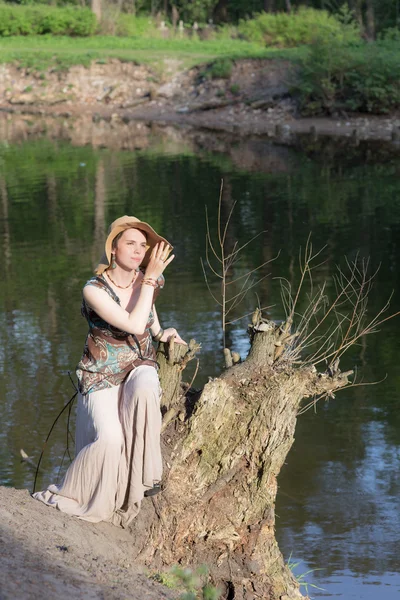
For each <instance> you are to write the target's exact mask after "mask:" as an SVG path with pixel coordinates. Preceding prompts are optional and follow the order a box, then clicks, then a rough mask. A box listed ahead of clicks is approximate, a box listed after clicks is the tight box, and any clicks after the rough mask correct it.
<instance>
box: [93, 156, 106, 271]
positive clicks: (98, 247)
mask: <svg viewBox="0 0 400 600" xmlns="http://www.w3.org/2000/svg"><path fill="white" fill-rule="evenodd" d="M106 195H107V191H106V182H105V167H104V160H99V162H98V163H97V169H96V183H95V196H94V234H93V246H92V252H91V257H92V264H93V265H95V264H96V261H98V260H99V259H100V257H101V255H102V253H103V251H104V240H105V238H106V222H105V203H106Z"/></svg>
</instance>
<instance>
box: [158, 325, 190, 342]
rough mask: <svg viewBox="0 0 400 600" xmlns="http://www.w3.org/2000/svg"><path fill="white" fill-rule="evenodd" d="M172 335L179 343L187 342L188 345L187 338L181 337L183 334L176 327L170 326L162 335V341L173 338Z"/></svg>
mask: <svg viewBox="0 0 400 600" xmlns="http://www.w3.org/2000/svg"><path fill="white" fill-rule="evenodd" d="M171 337H172V338H173V339H174V342H176V343H177V344H185V345H186V346H187V343H186V342H185V340H183V339H182V338H181V336H180V335H179V333H178V332H177V330H176V329H175V328H174V327H168V329H164V333H163V335H162V338H161V339H160V342H168V341H169V340H170V339H171Z"/></svg>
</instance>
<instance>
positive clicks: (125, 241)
mask: <svg viewBox="0 0 400 600" xmlns="http://www.w3.org/2000/svg"><path fill="white" fill-rule="evenodd" d="M146 248H147V240H146V236H145V235H144V233H143V232H142V231H140V229H133V228H132V229H126V230H125V231H124V232H123V234H122V235H121V237H120V238H119V240H118V242H117V246H116V248H115V249H114V250H113V254H114V256H115V262H116V263H117V265H118V266H119V267H121V268H122V269H126V270H129V271H132V270H134V269H137V268H138V266H139V265H140V263H141V262H142V260H143V259H144V255H145V254H146Z"/></svg>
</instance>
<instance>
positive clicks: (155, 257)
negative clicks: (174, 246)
mask: <svg viewBox="0 0 400 600" xmlns="http://www.w3.org/2000/svg"><path fill="white" fill-rule="evenodd" d="M170 252H171V246H170V245H169V244H166V243H165V242H159V243H158V244H156V245H155V246H154V248H153V250H152V251H151V254H150V260H149V263H148V265H147V267H146V271H145V277H148V278H150V279H155V280H156V281H157V279H158V278H159V277H160V275H161V274H162V273H163V272H164V270H165V269H166V268H167V267H168V265H169V264H170V263H171V262H172V261H173V260H174V258H175V255H174V254H172V255H171V256H170V257H169V258H168V255H169V253H170Z"/></svg>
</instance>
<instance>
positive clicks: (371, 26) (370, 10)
mask: <svg viewBox="0 0 400 600" xmlns="http://www.w3.org/2000/svg"><path fill="white" fill-rule="evenodd" d="M366 5H367V7H366V13H365V17H366V33H367V38H368V40H369V41H373V40H374V39H375V11H374V3H373V0H366Z"/></svg>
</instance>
